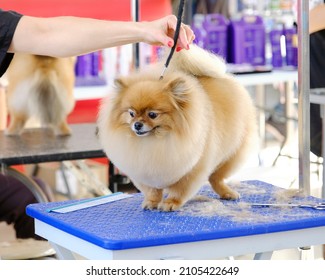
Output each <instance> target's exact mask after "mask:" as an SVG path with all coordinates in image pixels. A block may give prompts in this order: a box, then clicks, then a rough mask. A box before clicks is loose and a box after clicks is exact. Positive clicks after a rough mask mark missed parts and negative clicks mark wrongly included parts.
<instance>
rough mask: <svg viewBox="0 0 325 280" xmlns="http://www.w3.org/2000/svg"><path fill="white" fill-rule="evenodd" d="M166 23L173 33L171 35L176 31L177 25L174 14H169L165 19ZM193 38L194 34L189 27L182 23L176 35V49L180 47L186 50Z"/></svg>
mask: <svg viewBox="0 0 325 280" xmlns="http://www.w3.org/2000/svg"><path fill="white" fill-rule="evenodd" d="M167 25H168V29H170V30H173V34H171V35H174V34H175V31H176V25H177V18H176V16H174V15H171V16H169V17H168V20H167ZM194 39H195V35H194V32H193V30H192V29H191V27H190V26H188V25H186V24H184V23H182V24H181V28H180V31H179V35H178V40H177V50H178V51H179V50H181V49H187V50H188V49H189V45H190V44H191V43H192V42H193V40H194Z"/></svg>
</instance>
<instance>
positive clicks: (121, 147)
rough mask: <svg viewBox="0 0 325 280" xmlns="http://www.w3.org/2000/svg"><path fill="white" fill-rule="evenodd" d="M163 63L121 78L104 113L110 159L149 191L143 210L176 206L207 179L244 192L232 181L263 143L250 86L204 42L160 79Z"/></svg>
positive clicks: (231, 194)
mask: <svg viewBox="0 0 325 280" xmlns="http://www.w3.org/2000/svg"><path fill="white" fill-rule="evenodd" d="M163 62H164V59H163V60H162V62H159V63H157V64H155V65H151V66H149V68H148V69H142V70H138V71H136V72H135V73H133V74H130V75H129V76H127V77H120V78H117V79H116V80H115V85H116V87H115V88H116V90H115V91H114V92H112V94H111V95H108V97H107V99H105V100H104V101H103V103H102V105H101V107H100V111H99V118H98V134H99V139H100V142H101V145H102V146H103V148H104V150H105V152H106V154H107V156H108V158H109V159H110V160H111V161H112V163H113V164H114V165H115V166H116V167H117V168H118V169H119V170H120V171H122V172H123V173H124V174H125V175H127V176H128V177H129V178H130V179H131V180H132V182H133V183H134V185H135V186H136V187H137V188H138V189H139V190H140V191H141V192H143V194H144V201H143V204H142V207H143V208H144V209H159V210H161V211H174V210H177V209H179V208H180V207H181V206H182V205H184V203H186V202H187V201H188V200H189V199H190V198H192V196H194V195H195V194H196V193H197V192H198V191H199V189H200V188H201V187H202V185H203V184H204V183H205V182H206V181H207V180H209V182H210V184H211V186H212V188H213V189H214V191H215V192H216V193H217V194H219V196H220V198H221V199H238V198H239V194H238V193H237V192H236V191H234V190H232V189H231V188H230V187H229V186H228V185H227V184H226V182H225V180H226V179H227V178H229V177H230V176H231V175H233V173H234V172H235V171H236V170H237V169H238V168H239V167H241V166H242V165H243V163H244V160H245V159H246V157H247V156H248V155H250V152H251V151H252V149H254V148H255V149H256V145H257V124H256V114H255V107H254V105H253V102H252V99H251V97H250V95H249V93H248V92H247V91H246V90H245V88H244V87H243V86H242V85H240V84H239V82H238V81H236V79H235V78H234V77H233V76H232V75H230V74H227V73H226V71H225V69H226V68H225V64H224V63H223V61H222V60H221V59H220V58H219V57H217V56H215V55H213V54H211V53H209V52H207V51H205V50H203V49H201V48H199V47H198V46H195V45H191V48H190V50H188V51H186V50H183V51H181V52H178V53H175V54H174V57H173V58H172V60H171V63H170V66H169V68H168V69H167V71H166V74H165V76H164V77H163V79H161V80H160V79H159V77H160V74H161V71H162V69H163V68H164V65H163Z"/></svg>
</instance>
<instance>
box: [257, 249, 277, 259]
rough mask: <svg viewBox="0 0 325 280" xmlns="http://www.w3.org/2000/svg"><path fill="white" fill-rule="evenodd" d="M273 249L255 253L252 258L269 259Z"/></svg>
mask: <svg viewBox="0 0 325 280" xmlns="http://www.w3.org/2000/svg"><path fill="white" fill-rule="evenodd" d="M272 254H273V251H270V252H263V253H256V254H255V256H254V260H270V259H271V258H272Z"/></svg>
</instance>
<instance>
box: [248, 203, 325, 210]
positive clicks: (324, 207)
mask: <svg viewBox="0 0 325 280" xmlns="http://www.w3.org/2000/svg"><path fill="white" fill-rule="evenodd" d="M250 205H251V206H252V207H298V208H310V209H315V210H325V202H320V203H315V204H298V203H297V204H296V203H251V204H250Z"/></svg>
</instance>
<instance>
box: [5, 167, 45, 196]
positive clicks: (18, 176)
mask: <svg viewBox="0 0 325 280" xmlns="http://www.w3.org/2000/svg"><path fill="white" fill-rule="evenodd" d="M5 173H6V174H8V175H9V176H12V177H14V178H16V179H17V180H19V181H20V182H22V183H23V184H24V185H25V186H26V187H27V188H28V189H29V190H30V191H31V192H32V193H33V195H34V196H35V198H36V199H37V201H38V202H48V199H47V197H46V195H45V194H44V192H43V191H42V189H41V188H40V187H39V186H38V185H37V184H36V183H35V182H34V181H33V180H32V179H30V178H29V177H28V176H26V175H25V174H23V173H22V172H19V171H18V170H16V169H14V168H11V167H6V168H5Z"/></svg>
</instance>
